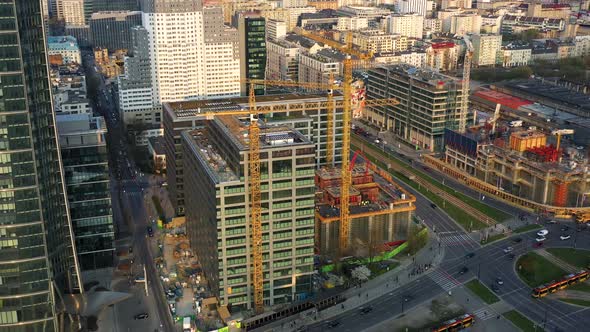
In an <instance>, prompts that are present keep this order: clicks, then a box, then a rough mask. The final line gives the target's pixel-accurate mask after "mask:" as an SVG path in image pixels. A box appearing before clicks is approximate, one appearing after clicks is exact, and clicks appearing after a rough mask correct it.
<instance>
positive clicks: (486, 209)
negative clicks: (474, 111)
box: [353, 145, 510, 228]
mask: <svg viewBox="0 0 590 332" xmlns="http://www.w3.org/2000/svg"><path fill="white" fill-rule="evenodd" d="M353 148H355V147H353ZM369 148H370V149H371V150H373V151H374V152H377V153H379V154H381V155H383V156H386V157H387V158H389V159H390V160H391V161H393V162H395V163H396V164H398V165H399V166H401V167H404V168H405V169H407V170H408V171H410V172H412V173H414V174H415V175H416V176H419V177H421V178H422V179H424V180H426V181H428V182H430V183H432V184H433V185H435V186H437V187H438V188H440V189H442V190H444V191H446V192H447V193H449V194H451V195H453V196H455V197H457V198H459V199H461V200H462V201H464V202H465V203H467V204H469V205H471V206H473V207H474V208H476V209H478V210H479V211H481V212H483V213H485V214H486V215H488V216H489V217H490V218H492V219H494V220H495V221H497V222H502V221H504V220H506V219H508V218H510V215H508V214H506V213H504V212H502V211H500V210H498V209H496V208H493V207H491V206H489V205H487V204H484V203H482V202H480V201H479V200H477V199H474V198H471V197H469V196H467V195H464V194H462V193H460V192H457V191H455V190H454V189H452V188H450V187H447V186H446V185H443V184H442V183H441V182H439V181H437V180H435V179H434V178H432V177H431V176H430V175H428V174H426V173H425V172H422V171H420V170H418V169H416V168H415V167H412V166H411V165H408V164H406V163H405V162H402V161H400V160H399V159H398V158H396V157H394V156H392V155H390V154H387V153H385V152H383V151H382V150H380V149H378V148H376V147H374V146H372V145H369ZM355 149H356V148H355ZM474 228H475V227H474Z"/></svg>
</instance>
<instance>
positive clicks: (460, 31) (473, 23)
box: [443, 14, 482, 36]
mask: <svg viewBox="0 0 590 332" xmlns="http://www.w3.org/2000/svg"><path fill="white" fill-rule="evenodd" d="M481 22H482V19H481V15H478V14H459V15H453V16H451V22H450V27H449V30H448V32H450V33H451V34H454V35H459V36H463V35H466V34H468V33H477V34H478V33H479V32H480V30H481V24H482V23H481ZM443 31H444V30H443ZM445 32H446V31H445Z"/></svg>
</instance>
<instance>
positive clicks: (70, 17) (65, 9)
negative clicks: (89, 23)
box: [54, 0, 86, 26]
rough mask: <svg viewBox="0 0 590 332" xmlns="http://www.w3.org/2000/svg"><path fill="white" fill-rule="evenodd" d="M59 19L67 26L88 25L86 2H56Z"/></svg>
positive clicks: (67, 0) (75, 0)
mask: <svg viewBox="0 0 590 332" xmlns="http://www.w3.org/2000/svg"><path fill="white" fill-rule="evenodd" d="M54 1H55V6H56V9H57V18H58V19H59V20H61V21H63V22H64V23H65V24H66V25H74V26H81V25H85V24H86V20H85V16H84V0H54Z"/></svg>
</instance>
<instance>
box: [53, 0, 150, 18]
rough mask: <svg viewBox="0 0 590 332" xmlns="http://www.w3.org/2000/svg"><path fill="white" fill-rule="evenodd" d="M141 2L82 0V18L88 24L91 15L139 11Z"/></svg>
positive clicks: (139, 0) (131, 0)
mask: <svg viewBox="0 0 590 332" xmlns="http://www.w3.org/2000/svg"><path fill="white" fill-rule="evenodd" d="M58 1H59V0H58ZM141 1H142V0H84V16H85V18H86V22H88V20H90V17H91V16H92V14H93V13H98V12H117V11H131V12H133V11H139V10H140V6H139V5H140V2H141Z"/></svg>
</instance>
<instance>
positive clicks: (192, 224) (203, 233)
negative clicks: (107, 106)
mask: <svg viewBox="0 0 590 332" xmlns="http://www.w3.org/2000/svg"><path fill="white" fill-rule="evenodd" d="M246 118H247V117H246ZM247 133H248V125H247V122H244V121H243V119H237V118H234V117H231V118H230V117H228V118H223V119H215V120H213V121H210V122H208V123H207V125H206V127H205V128H204V129H200V130H194V131H185V132H183V133H182V148H183V153H184V156H185V157H184V164H185V170H186V174H185V181H186V184H187V186H188V187H191V188H200V190H190V191H187V193H186V202H187V209H186V220H187V221H186V224H187V233H188V237H189V240H190V244H191V247H192V248H193V249H194V250H195V252H196V254H197V255H198V256H199V257H203V258H202V259H201V264H202V267H203V271H204V273H205V276H206V278H207V280H208V281H209V284H210V285H211V289H212V292H213V294H214V295H216V296H217V297H218V298H219V299H220V302H221V303H222V304H224V305H231V307H232V309H233V310H234V311H240V310H245V309H251V304H252V303H253V297H252V293H253V292H252V290H253V285H252V281H251V280H252V279H251V275H252V272H253V271H252V267H253V264H252V258H251V257H252V245H251V241H252V239H250V235H249V231H248V229H249V226H248V225H249V223H250V221H249V219H250V218H249V215H250V212H249V211H250V202H249V194H248V191H249V183H248V181H247V179H248V177H249V175H248V158H249V157H248V155H249V154H248V148H249V141H248V140H249V138H248V137H247ZM257 139H259V140H260V152H261V155H262V158H261V164H262V166H261V169H262V170H261V177H262V179H263V180H262V182H261V196H262V205H263V206H265V207H266V206H268V208H264V209H263V212H262V228H263V231H262V232H263V242H262V248H263V257H264V260H265V264H264V265H265V267H264V284H265V287H264V288H265V291H264V304H265V305H266V306H272V305H276V304H279V303H285V302H292V301H297V300H300V299H304V298H306V297H307V296H309V294H310V292H311V289H312V287H311V275H312V274H313V253H314V212H315V210H314V194H315V187H314V170H315V157H314V156H315V151H314V144H313V143H312V142H311V141H309V139H307V138H306V137H305V136H304V135H302V134H301V133H300V132H298V131H296V130H293V129H291V128H289V127H286V126H266V125H264V124H263V123H262V122H261V131H260V136H259V138H257ZM240 160H241V161H240Z"/></svg>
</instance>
